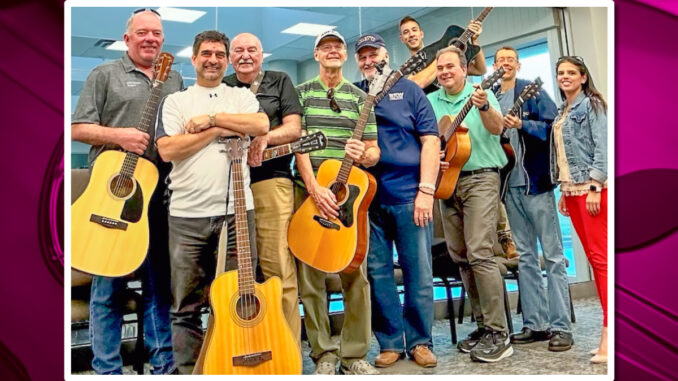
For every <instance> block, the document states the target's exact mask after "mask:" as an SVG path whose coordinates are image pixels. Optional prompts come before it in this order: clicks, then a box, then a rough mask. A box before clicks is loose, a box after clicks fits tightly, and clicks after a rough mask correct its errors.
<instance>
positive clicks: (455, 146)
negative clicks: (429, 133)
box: [434, 117, 471, 200]
mask: <svg viewBox="0 0 678 381" xmlns="http://www.w3.org/2000/svg"><path fill="white" fill-rule="evenodd" d="M452 119H454V118H450V117H443V118H442V119H441V120H440V123H439V129H440V134H441V135H443V134H444V133H445V131H447V129H448V128H449V124H450V123H451V122H450V121H451V120H452ZM469 157H471V136H469V133H468V128H466V127H463V126H459V127H457V130H456V131H455V132H454V134H452V136H451V137H450V139H448V140H447V141H446V142H445V158H444V159H443V160H445V161H446V162H448V163H450V167H449V168H448V169H447V170H445V172H439V173H438V180H437V181H436V192H435V195H434V196H435V198H439V199H443V200H447V199H448V198H450V197H452V194H453V193H454V189H455V188H456V187H457V181H459V174H460V173H461V169H462V167H464V164H466V162H467V161H468V158H469Z"/></svg>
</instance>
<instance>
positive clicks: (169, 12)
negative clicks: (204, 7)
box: [158, 7, 205, 24]
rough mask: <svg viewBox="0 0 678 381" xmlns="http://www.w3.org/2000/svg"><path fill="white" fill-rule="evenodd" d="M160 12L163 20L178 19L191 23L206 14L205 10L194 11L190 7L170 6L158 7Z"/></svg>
mask: <svg viewBox="0 0 678 381" xmlns="http://www.w3.org/2000/svg"><path fill="white" fill-rule="evenodd" d="M158 13H160V16H161V18H162V20H163V21H177V22H185V23H189V24H190V23H192V22H194V21H195V20H197V19H199V18H201V17H202V16H203V15H204V14H205V12H204V11H194V10H190V9H180V8H169V7H160V8H158Z"/></svg>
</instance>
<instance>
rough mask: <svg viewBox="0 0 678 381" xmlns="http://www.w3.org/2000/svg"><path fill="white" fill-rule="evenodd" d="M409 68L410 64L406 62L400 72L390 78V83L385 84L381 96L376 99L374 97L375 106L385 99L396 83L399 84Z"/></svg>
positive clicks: (378, 95)
mask: <svg viewBox="0 0 678 381" xmlns="http://www.w3.org/2000/svg"><path fill="white" fill-rule="evenodd" d="M407 66H408V63H407V62H405V63H404V64H403V66H401V67H400V69H398V71H396V72H395V73H393V75H391V78H389V79H388V81H386V83H384V88H383V89H382V90H381V92H380V93H379V94H377V96H376V97H374V104H375V105H376V104H378V103H379V102H380V101H381V100H382V99H384V97H385V96H386V93H388V91H389V90H391V88H392V87H393V86H394V85H395V84H396V82H398V81H399V80H400V78H402V77H403V70H404V68H405V67H407Z"/></svg>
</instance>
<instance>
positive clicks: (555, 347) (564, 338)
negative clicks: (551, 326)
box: [549, 331, 574, 352]
mask: <svg viewBox="0 0 678 381" xmlns="http://www.w3.org/2000/svg"><path fill="white" fill-rule="evenodd" d="M572 345H574V339H573V338H572V333H570V332H563V331H553V336H551V340H550V341H549V351H552V352H564V351H567V350H569V349H570V348H572Z"/></svg>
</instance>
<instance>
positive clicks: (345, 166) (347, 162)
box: [337, 95, 375, 184]
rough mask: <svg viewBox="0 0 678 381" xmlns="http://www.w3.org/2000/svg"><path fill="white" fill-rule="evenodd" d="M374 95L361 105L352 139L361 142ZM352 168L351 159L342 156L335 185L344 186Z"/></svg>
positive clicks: (369, 96)
mask: <svg viewBox="0 0 678 381" xmlns="http://www.w3.org/2000/svg"><path fill="white" fill-rule="evenodd" d="M374 98H375V97H374V95H368V96H367V100H366V101H365V104H364V105H363V109H362V111H360V117H359V118H358V123H356V125H355V128H354V129H353V136H352V138H353V139H356V140H362V138H363V132H364V131H365V125H366V124H367V118H368V117H369V116H370V112H371V111H372V105H374ZM352 166H353V159H351V158H350V157H349V156H348V155H345V156H344V160H343V161H342V163H341V168H340V169H339V174H338V175H337V183H339V184H346V182H347V181H348V175H349V174H350V173H351V167H352Z"/></svg>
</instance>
